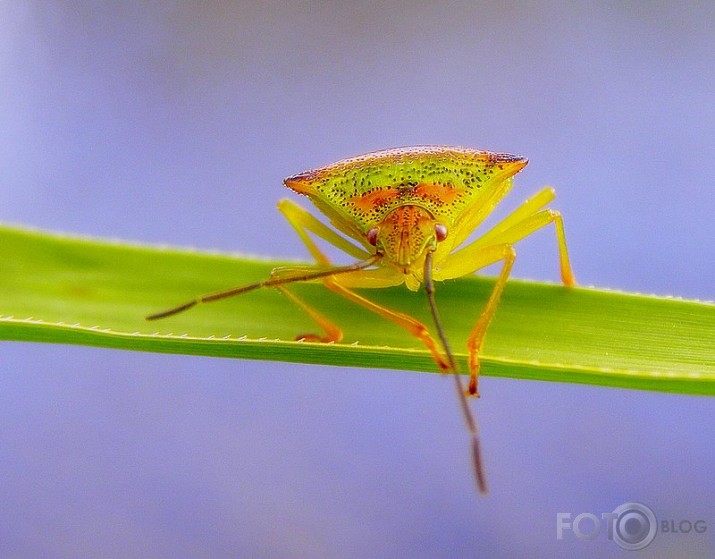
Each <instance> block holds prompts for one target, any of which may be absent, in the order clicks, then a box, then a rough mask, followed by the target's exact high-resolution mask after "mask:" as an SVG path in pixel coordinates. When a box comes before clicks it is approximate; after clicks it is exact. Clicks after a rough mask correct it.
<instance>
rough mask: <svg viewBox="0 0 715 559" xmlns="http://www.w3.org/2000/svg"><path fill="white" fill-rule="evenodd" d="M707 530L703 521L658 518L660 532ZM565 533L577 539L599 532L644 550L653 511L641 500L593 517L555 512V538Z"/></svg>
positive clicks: (651, 534)
mask: <svg viewBox="0 0 715 559" xmlns="http://www.w3.org/2000/svg"><path fill="white" fill-rule="evenodd" d="M706 530H707V524H706V522H705V521H704V520H694V521H693V520H681V521H678V522H676V521H674V520H662V521H661V523H660V532H661V533H662V534H666V533H671V534H689V533H691V532H693V533H696V534H703V533H704V532H705V531H706ZM566 532H573V534H574V536H575V537H576V538H578V539H580V540H593V539H595V538H596V537H598V536H599V535H600V534H601V533H604V535H605V537H606V538H607V539H609V540H611V541H613V542H615V543H616V544H618V545H619V546H620V547H622V548H623V549H628V550H632V551H636V550H639V549H644V548H645V547H647V546H648V545H650V543H651V542H652V541H653V540H654V539H655V536H656V534H657V533H658V520H657V519H656V517H655V513H654V512H653V511H652V510H651V509H650V508H649V507H647V506H646V505H644V504H642V503H623V504H622V505H620V506H618V507H616V508H615V509H614V510H613V512H604V513H601V514H600V516H597V515H595V514H593V513H591V512H582V513H580V514H577V515H575V516H574V515H573V514H572V513H570V512H558V513H556V539H557V540H562V539H564V534H565V533H566Z"/></svg>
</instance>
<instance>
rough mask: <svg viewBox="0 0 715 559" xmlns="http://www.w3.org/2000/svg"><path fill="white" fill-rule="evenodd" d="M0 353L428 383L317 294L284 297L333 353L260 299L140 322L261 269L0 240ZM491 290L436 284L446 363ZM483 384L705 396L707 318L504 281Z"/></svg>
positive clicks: (413, 352) (592, 292) (387, 340)
mask: <svg viewBox="0 0 715 559" xmlns="http://www.w3.org/2000/svg"><path fill="white" fill-rule="evenodd" d="M0 247H2V273H1V274H0V339H3V340H17V341H28V342H51V343H67V344H83V345H92V346H101V347H109V348H117V349H129V350H137V351H153V352H167V353H182V354H193V355H207V356H215V357H234V358H248V359H270V360H277V361H294V362H301V363H316V364H327V365H348V366H360V367H382V368H393V369H409V370H415V371H435V370H436V368H435V365H434V363H433V361H432V359H431V358H430V356H429V354H428V353H427V352H426V351H425V350H424V348H423V347H422V345H421V343H420V342H419V341H418V340H415V339H414V338H412V337H410V336H409V335H408V334H406V333H405V332H404V331H402V330H401V329H400V328H398V327H396V326H394V325H392V324H390V323H388V322H386V321H384V320H383V319H381V318H379V317H376V316H374V315H373V314H371V313H369V312H367V311H364V310H363V309H361V308H358V307H356V306H355V305H354V304H352V303H350V302H348V301H345V300H343V299H342V298H340V297H338V296H337V295H334V294H332V293H330V292H327V290H325V289H324V288H323V287H322V286H320V285H319V284H313V285H298V286H295V288H296V292H298V293H299V294H300V295H301V297H303V298H304V299H305V300H306V301H307V302H309V303H310V304H313V305H314V306H315V307H316V308H318V309H319V310H320V311H321V312H323V313H324V314H326V315H327V316H329V317H331V318H332V319H334V320H335V321H336V322H337V323H338V324H339V325H340V326H341V327H343V329H344V332H345V338H344V341H343V343H340V344H314V343H302V342H294V341H292V340H293V339H294V337H295V335H296V334H299V333H305V332H310V331H314V330H315V326H314V325H313V324H312V323H311V321H310V320H309V319H308V318H307V317H306V316H305V315H304V314H303V313H302V311H300V310H299V309H297V308H295V307H294V306H293V305H292V304H291V303H290V302H289V301H287V300H286V299H285V298H284V297H282V296H281V295H280V293H278V292H276V291H275V290H272V289H265V290H258V291H254V292H251V293H248V294H245V295H243V296H241V297H236V298H234V299H229V300H225V301H221V302H216V303H212V304H210V305H203V306H200V307H196V308H195V309H192V310H190V311H188V312H186V313H183V314H180V315H176V316H174V317H170V318H167V319H164V320H161V321H156V322H147V321H145V320H144V316H145V315H147V314H149V313H151V312H156V311H159V310H162V309H164V308H166V307H170V306H173V305H175V304H178V303H181V302H184V301H186V300H189V299H192V298H194V297H195V296H196V295H199V294H202V293H206V292H212V291H217V290H221V289H224V288H227V287H231V286H236V285H241V284H245V283H249V282H253V281H257V280H260V279H263V278H265V277H266V276H267V274H268V273H269V271H270V270H271V268H273V267H275V266H277V265H280V264H281V263H278V262H269V261H264V260H259V259H250V258H245V257H236V256H230V255H224V254H208V253H199V252H191V251H186V250H179V249H169V248H156V247H143V246H134V245H127V244H123V243H118V242H116V243H113V242H106V241H99V240H89V239H77V238H68V237H63V236H57V235H51V234H47V233H42V232H34V231H27V230H23V229H17V228H9V227H0ZM492 285H493V280H491V279H485V278H479V277H469V278H463V279H460V280H457V281H451V282H445V283H440V284H438V291H437V302H438V305H439V307H440V312H441V314H442V319H443V321H444V323H445V326H446V329H447V334H448V336H449V337H450V339H451V343H452V347H453V349H454V350H455V353H456V355H457V358H458V360H459V361H460V362H461V364H462V365H463V369H464V368H466V367H464V365H465V364H466V354H465V351H464V347H465V341H466V338H467V336H468V333H469V330H470V328H471V327H472V325H473V324H474V322H475V320H476V318H477V316H478V315H479V312H480V310H481V308H482V306H483V304H484V302H485V301H486V298H487V296H488V293H489V290H490V289H491V286H492ZM368 295H369V296H370V297H371V298H373V299H375V300H377V301H378V302H380V303H383V304H386V305H388V306H390V307H392V308H395V309H399V310H402V311H404V312H407V313H409V314H412V315H414V316H416V317H418V318H420V319H421V320H423V321H424V322H425V323H426V324H427V325H428V326H429V325H430V319H429V313H428V308H427V302H426V300H425V297H424V294H423V293H411V292H409V291H408V290H407V289H405V288H404V287H399V288H392V289H383V290H371V291H369V292H368ZM482 363H483V368H482V372H483V374H484V375H493V376H502V377H513V378H522V379H535V380H549V381H558V382H576V383H586V384H594V385H606V386H617V387H625V388H636V389H647V390H659V391H667V392H679V393H687V394H715V306H713V305H712V304H708V303H701V302H694V301H682V300H676V299H668V298H659V297H651V296H641V295H631V294H625V293H617V292H610V291H601V290H596V289H583V288H574V289H566V288H563V287H561V286H558V285H551V284H542V283H535V282H525V281H510V282H509V285H508V286H507V288H506V291H505V294H504V297H503V300H502V302H501V304H500V306H499V310H498V312H497V315H496V318H495V320H494V323H493V324H492V326H491V327H490V329H489V332H488V335H487V341H486V343H485V347H484V349H483V353H482Z"/></svg>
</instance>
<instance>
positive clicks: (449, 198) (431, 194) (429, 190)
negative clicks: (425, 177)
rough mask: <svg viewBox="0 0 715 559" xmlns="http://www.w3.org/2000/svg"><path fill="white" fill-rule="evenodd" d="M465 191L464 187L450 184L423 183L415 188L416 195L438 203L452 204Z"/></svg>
mask: <svg viewBox="0 0 715 559" xmlns="http://www.w3.org/2000/svg"><path fill="white" fill-rule="evenodd" d="M463 193H464V188H457V187H455V186H452V185H449V184H436V183H431V184H430V183H421V184H418V185H417V186H416V187H415V189H414V195H415V196H417V197H419V198H423V199H425V200H429V201H430V202H433V203H435V204H438V205H451V204H453V203H454V202H455V200H457V199H458V198H459V197H460V196H461V195H462V194H463Z"/></svg>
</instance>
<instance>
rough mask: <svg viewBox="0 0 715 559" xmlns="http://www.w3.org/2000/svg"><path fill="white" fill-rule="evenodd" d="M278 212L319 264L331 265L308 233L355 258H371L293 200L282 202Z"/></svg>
mask: <svg viewBox="0 0 715 559" xmlns="http://www.w3.org/2000/svg"><path fill="white" fill-rule="evenodd" d="M278 210H279V211H280V212H281V213H282V214H283V216H284V217H285V218H286V219H287V220H288V223H290V224H291V225H292V226H293V229H295V231H296V233H298V236H299V237H300V238H301V240H302V241H303V243H304V244H305V246H306V247H307V248H308V250H309V251H310V254H311V255H312V256H313V258H315V260H316V262H318V263H319V264H323V265H327V264H329V263H330V261H329V260H328V257H327V256H326V255H325V254H323V252H322V251H321V250H320V249H319V248H318V247H317V245H316V244H315V243H314V242H313V240H312V239H311V238H310V236H308V233H307V232H308V231H310V232H311V233H313V234H314V235H317V236H318V237H320V238H321V239H323V240H324V241H327V242H328V243H330V244H331V245H333V246H335V247H337V248H339V249H340V250H342V251H343V252H346V253H347V254H349V255H350V256H352V257H354V258H358V259H360V260H364V259H366V258H367V257H368V256H370V253H368V252H367V251H365V250H363V249H361V248H358V247H356V246H355V245H354V244H352V243H351V242H349V241H347V240H346V239H345V238H344V237H341V236H340V235H338V234H337V233H336V232H335V231H334V230H333V229H331V228H330V227H328V226H327V225H325V224H324V223H323V222H321V221H320V220H318V219H317V218H316V217H315V216H313V214H311V213H310V212H308V211H307V210H305V209H304V208H302V207H301V206H299V205H298V204H296V203H295V202H293V201H291V200H287V199H286V200H281V201H280V202H279V203H278Z"/></svg>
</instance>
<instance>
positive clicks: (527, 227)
mask: <svg viewBox="0 0 715 559" xmlns="http://www.w3.org/2000/svg"><path fill="white" fill-rule="evenodd" d="M517 211H519V210H517ZM515 213H516V212H515ZM510 217H511V216H509V217H507V219H506V220H504V221H507V220H509V218H510ZM549 223H553V224H554V227H555V229H556V240H557V241H558V247H559V263H560V268H561V281H562V282H563V283H564V285H569V286H570V285H574V284H575V283H576V279H575V278H574V274H573V270H572V269H571V262H570V260H569V253H568V248H567V247H566V234H565V233H564V220H563V218H562V217H561V214H560V213H559V212H557V211H556V210H551V209H546V210H541V211H538V212H536V213H533V214H531V215H529V216H526V217H524V218H523V219H522V220H521V221H519V222H517V223H513V224H510V225H511V226H510V227H508V228H506V229H503V230H501V231H498V232H496V233H495V234H494V235H492V236H491V237H490V239H488V240H489V242H488V243H484V242H482V239H481V238H480V239H477V240H476V241H475V242H474V244H475V245H476V246H477V247H485V246H487V245H491V244H503V243H508V244H514V243H516V242H517V241H520V240H521V239H523V238H524V237H528V236H529V235H531V234H532V233H533V232H534V231H537V230H538V229H541V228H542V227H545V226H546V225H548V224H549ZM490 233H491V231H490ZM487 234H489V233H487ZM465 248H467V247H465ZM455 254H456V253H455Z"/></svg>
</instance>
